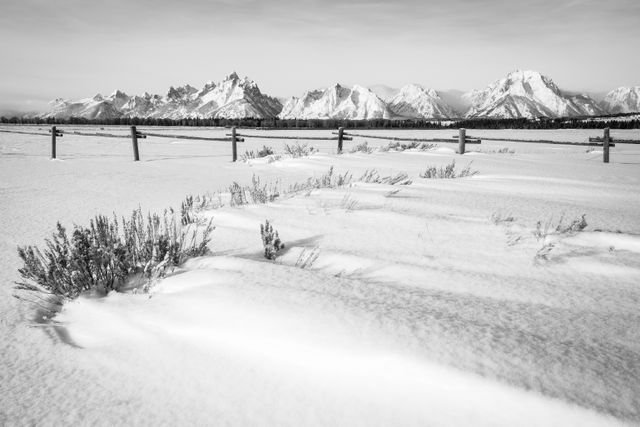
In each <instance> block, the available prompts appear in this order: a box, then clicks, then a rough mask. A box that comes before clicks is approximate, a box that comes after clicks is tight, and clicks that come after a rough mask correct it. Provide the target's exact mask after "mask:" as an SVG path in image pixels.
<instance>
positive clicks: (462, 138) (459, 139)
mask: <svg viewBox="0 0 640 427" xmlns="http://www.w3.org/2000/svg"><path fill="white" fill-rule="evenodd" d="M130 130H131V132H130V135H117V134H112V133H105V132H91V133H89V132H79V131H68V132H67V131H63V130H61V129H57V127H56V126H52V127H51V129H50V130H49V133H43V132H25V131H19V130H8V129H0V132H8V133H19V134H26V135H45V136H48V135H50V136H51V158H52V159H55V158H56V156H57V153H56V148H57V138H61V137H63V136H64V135H65V134H68V135H79V136H91V137H101V138H131V144H132V149H133V160H134V161H136V162H137V161H139V160H140V151H139V147H138V139H140V138H147V137H153V138H170V139H188V140H197V141H218V142H231V156H232V159H233V161H234V162H235V161H237V160H238V146H237V143H238V142H243V141H245V138H256V139H261V138H265V139H284V140H287V139H295V140H310V141H337V142H338V147H337V148H338V154H341V153H342V151H343V142H344V141H351V140H353V138H354V137H358V138H371V139H385V140H388V141H407V142H427V143H433V142H436V143H443V142H444V143H457V144H458V153H459V154H464V153H465V150H466V145H467V144H481V143H482V139H484V140H487V141H510V142H527V143H539V144H556V145H578V146H598V147H600V146H601V147H603V150H602V160H603V162H604V163H609V149H610V148H611V147H615V143H616V142H617V143H621V144H640V141H637V140H629V139H627V140H624V139H618V140H614V139H612V138H611V137H610V132H609V128H605V129H604V133H603V136H602V137H596V138H593V137H591V138H589V141H588V142H571V141H552V140H533V139H514V138H495V137H482V139H481V138H479V137H473V136H467V134H466V129H459V130H458V135H455V136H453V137H452V138H451V139H447V138H430V139H429V138H398V137H391V136H381V135H364V134H360V133H348V132H345V131H344V128H342V127H341V128H338V131H337V132H332V135H336V136H327V137H322V136H319V137H305V136H290V135H249V134H239V133H237V128H236V127H233V128H231V133H228V134H226V136H225V137H224V138H209V137H201V136H189V135H169V134H161V133H152V132H140V131H138V130H137V129H136V127H135V126H131V129H130Z"/></svg>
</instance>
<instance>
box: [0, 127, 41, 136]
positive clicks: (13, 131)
mask: <svg viewBox="0 0 640 427" xmlns="http://www.w3.org/2000/svg"><path fill="white" fill-rule="evenodd" d="M0 132H4V133H21V134H23V135H40V136H49V134H48V133H38V132H24V131H20V130H9V129H0Z"/></svg>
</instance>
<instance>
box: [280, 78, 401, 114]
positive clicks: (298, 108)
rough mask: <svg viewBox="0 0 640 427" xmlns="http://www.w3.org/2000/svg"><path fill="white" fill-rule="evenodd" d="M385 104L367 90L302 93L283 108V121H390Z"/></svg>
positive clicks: (339, 89)
mask: <svg viewBox="0 0 640 427" xmlns="http://www.w3.org/2000/svg"><path fill="white" fill-rule="evenodd" d="M392 115H393V114H392V113H391V111H390V110H389V108H388V106H387V104H386V103H385V102H384V101H383V100H382V99H380V97H378V95H376V94H375V93H373V92H372V91H371V90H370V89H367V88H365V87H362V86H358V85H355V86H353V87H352V88H348V87H344V86H341V85H339V84H335V85H334V86H331V87H329V88H327V89H321V90H314V91H310V92H305V94H304V95H302V97H300V98H296V97H293V98H291V99H289V101H287V102H286V103H285V105H284V107H283V108H282V112H281V113H280V115H279V117H280V118H282V119H353V120H367V119H390V118H391V117H392Z"/></svg>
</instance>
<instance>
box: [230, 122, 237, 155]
mask: <svg viewBox="0 0 640 427" xmlns="http://www.w3.org/2000/svg"><path fill="white" fill-rule="evenodd" d="M231 151H232V154H233V161H234V162H235V161H236V160H238V140H237V138H236V127H235V126H234V127H232V128H231Z"/></svg>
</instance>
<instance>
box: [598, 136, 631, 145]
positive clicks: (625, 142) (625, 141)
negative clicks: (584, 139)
mask: <svg viewBox="0 0 640 427" xmlns="http://www.w3.org/2000/svg"><path fill="white" fill-rule="evenodd" d="M589 142H599V143H600V144H599V145H602V143H603V142H604V138H603V137H601V136H596V137H589ZM610 142H617V143H618V144H640V140H638V139H618V138H611V139H610ZM609 145H611V144H609Z"/></svg>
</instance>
